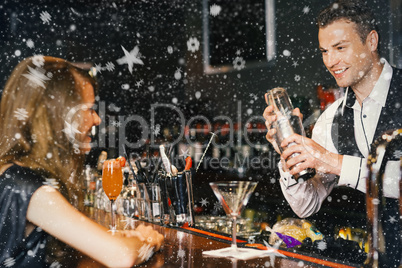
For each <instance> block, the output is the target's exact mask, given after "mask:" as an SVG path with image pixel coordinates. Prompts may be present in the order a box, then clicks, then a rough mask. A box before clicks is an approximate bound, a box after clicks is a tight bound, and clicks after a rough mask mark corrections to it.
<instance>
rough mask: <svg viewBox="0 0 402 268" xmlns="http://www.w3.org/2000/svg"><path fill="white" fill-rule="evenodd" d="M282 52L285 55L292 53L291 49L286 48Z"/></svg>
mask: <svg viewBox="0 0 402 268" xmlns="http://www.w3.org/2000/svg"><path fill="white" fill-rule="evenodd" d="M282 54H283V56H286V57H289V56H290V54H291V53H290V51H289V50H287V49H285V50H284V51H283V52H282Z"/></svg>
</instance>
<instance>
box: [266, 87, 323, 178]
mask: <svg viewBox="0 0 402 268" xmlns="http://www.w3.org/2000/svg"><path fill="white" fill-rule="evenodd" d="M265 100H266V102H267V104H268V105H272V106H273V107H274V114H275V115H276V121H274V122H270V123H271V127H272V128H275V129H276V134H275V137H274V138H275V141H276V144H278V147H279V150H280V151H281V153H282V152H283V149H284V148H282V147H281V146H280V144H281V143H282V141H283V140H284V139H286V138H287V137H289V136H291V135H292V134H294V133H296V134H299V135H302V136H305V132H304V128H303V125H302V122H301V120H300V118H299V117H298V116H295V115H293V114H292V112H293V105H292V102H291V100H290V98H289V96H288V94H287V92H286V90H285V89H284V88H281V87H277V88H274V89H271V90H270V91H268V92H267V93H266V94H265ZM293 145H295V143H290V144H289V145H288V147H289V146H293ZM296 155H297V154H293V155H292V156H291V157H294V156H296ZM314 175H315V170H314V169H310V168H309V169H305V170H303V171H301V172H300V173H298V174H295V175H293V176H294V178H295V179H296V180H299V179H302V180H308V179H310V178H311V177H313V176H314Z"/></svg>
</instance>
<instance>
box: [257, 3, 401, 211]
mask: <svg viewBox="0 0 402 268" xmlns="http://www.w3.org/2000/svg"><path fill="white" fill-rule="evenodd" d="M374 22H375V20H374V18H373V16H372V14H371V12H370V10H369V9H368V7H367V6H366V5H365V4H363V3H362V2H361V1H336V2H335V3H333V4H332V5H330V6H329V7H327V8H326V9H324V10H323V11H321V13H320V14H319V17H318V27H319V32H318V40H319V48H320V50H321V52H322V57H323V61H324V64H325V66H326V67H327V69H328V70H329V72H330V73H331V74H332V75H333V76H334V78H335V80H336V81H337V83H338V85H339V86H340V87H344V88H346V92H345V96H344V98H341V99H339V100H338V101H337V102H335V103H334V104H332V105H331V106H330V107H328V108H327V109H326V111H325V112H324V113H323V114H322V115H321V116H320V118H319V119H318V121H317V122H316V124H315V127H314V130H313V135H312V139H309V138H305V137H304V138H303V137H301V136H300V135H292V136H290V137H289V138H287V139H285V140H284V141H283V142H282V144H280V145H279V146H282V147H283V148H286V147H287V145H288V144H290V143H296V144H297V145H294V146H290V147H288V148H286V149H285V150H284V152H283V153H282V155H281V158H282V160H283V161H281V163H280V164H279V167H280V172H281V179H280V183H281V187H282V191H283V193H284V195H285V198H286V199H287V200H288V202H289V204H290V206H291V207H292V209H293V210H294V212H295V213H296V214H297V215H298V216H299V217H303V218H304V217H308V216H310V215H311V214H313V213H316V212H317V211H318V210H319V209H320V207H321V203H322V202H323V201H324V199H325V198H326V197H327V196H328V194H329V193H330V192H331V191H332V189H333V188H334V186H336V185H344V186H349V187H352V188H354V189H357V190H360V191H362V192H365V185H366V184H365V180H366V179H365V178H366V177H367V174H368V169H367V156H368V154H369V151H370V144H371V143H372V142H373V141H375V140H376V139H377V138H378V137H379V136H380V135H381V134H382V133H383V132H384V131H386V130H389V129H396V128H401V127H402V119H401V118H402V116H401V101H402V89H401V87H402V72H401V70H397V69H395V68H392V67H391V66H390V65H389V63H388V62H387V61H386V60H384V59H380V56H379V53H378V49H377V48H378V41H379V38H378V33H377V31H376V30H375V25H374ZM294 112H295V113H296V114H297V115H300V112H299V109H297V108H296V109H295V111H294ZM271 113H272V107H271V106H268V107H267V108H266V109H265V111H264V117H265V119H266V120H267V121H266V125H267V128H268V129H269V131H268V133H267V140H268V141H269V142H271V143H273V145H274V147H275V148H277V145H276V144H275V141H274V139H273V136H274V134H275V130H274V129H271V128H270V125H271V123H272V121H273V120H275V117H274V116H272V115H271ZM300 116H301V115H300ZM338 141H339V142H338ZM294 153H299V155H298V156H296V157H290V158H289V156H291V155H292V154H294ZM306 168H314V169H315V170H316V172H317V175H316V176H315V177H314V178H312V179H310V180H308V181H305V182H300V183H298V182H297V181H295V180H294V179H293V178H292V176H291V175H293V174H297V173H299V172H300V171H302V170H304V169H306ZM399 175H400V171H399V162H398V161H391V162H390V163H388V166H387V174H386V181H385V196H387V197H393V198H398V197H399V185H398V184H399Z"/></svg>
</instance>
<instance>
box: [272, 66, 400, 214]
mask: <svg viewBox="0 0 402 268" xmlns="http://www.w3.org/2000/svg"><path fill="white" fill-rule="evenodd" d="M382 62H383V63H384V66H383V70H382V72H381V75H380V78H379V79H378V81H377V83H376V84H375V86H374V88H373V90H372V91H371V93H370V95H369V96H368V97H367V98H365V99H364V100H363V102H362V106H360V104H359V103H358V102H357V100H356V102H355V103H354V105H353V106H352V107H351V108H352V109H353V111H354V126H355V128H354V134H355V137H350V138H351V139H353V138H355V140H356V144H357V146H358V148H359V150H360V152H361V153H362V155H363V156H364V158H360V157H356V156H350V155H344V156H343V161H342V169H341V174H340V176H339V180H337V179H336V178H337V176H335V175H332V174H323V173H317V175H316V176H315V177H314V178H312V179H310V180H307V181H304V182H299V183H297V182H296V181H295V180H294V179H293V177H292V176H291V175H290V174H289V173H288V172H284V171H283V169H282V166H281V164H280V163H279V165H278V166H279V171H280V174H281V178H280V185H281V188H282V192H283V194H284V196H285V198H286V200H287V201H288V202H289V204H290V206H291V207H292V209H293V211H294V212H295V213H296V214H297V215H298V216H299V217H302V218H304V217H308V216H310V215H311V214H313V213H316V212H317V211H318V210H319V209H320V207H321V203H322V202H323V201H324V199H325V198H326V197H327V196H328V195H329V193H330V192H331V191H332V189H333V188H334V187H335V186H336V185H340V186H348V187H352V188H354V189H357V190H359V191H362V192H366V178H367V177H368V167H367V157H368V155H369V152H370V145H371V143H372V142H373V137H374V133H375V130H376V127H377V123H378V120H379V117H380V114H381V109H382V107H384V106H385V101H386V99H387V95H388V91H389V87H390V84H391V78H392V67H391V66H390V65H389V63H388V62H387V61H386V60H383V59H382ZM347 90H350V89H349V88H347V89H346V93H345V95H344V97H343V98H341V99H338V100H337V101H336V102H335V103H333V104H332V105H330V106H329V107H328V108H327V109H326V110H325V111H324V112H323V113H322V115H321V116H320V117H319V118H318V120H317V122H316V124H315V126H314V129H313V134H312V139H313V140H314V141H315V142H317V143H318V144H320V145H321V146H323V147H324V148H326V149H327V150H328V151H330V152H332V153H338V151H337V149H336V147H335V145H334V142H333V140H332V136H331V129H332V124H333V119H334V116H335V113H336V111H337V109H338V107H339V105H341V102H342V101H343V100H345V98H347V96H348V94H347ZM345 104H346V100H345V101H344V102H343V104H342V105H343V108H344V106H345ZM401 116H402V115H401ZM335 138H336V137H335ZM400 175H401V173H400V164H399V161H389V162H388V163H387V165H386V170H385V180H384V195H385V196H387V197H392V198H398V197H399V178H400Z"/></svg>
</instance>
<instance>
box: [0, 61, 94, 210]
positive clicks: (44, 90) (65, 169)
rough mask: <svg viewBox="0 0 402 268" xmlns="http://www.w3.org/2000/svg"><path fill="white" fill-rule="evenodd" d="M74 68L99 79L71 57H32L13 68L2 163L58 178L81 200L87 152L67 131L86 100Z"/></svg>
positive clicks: (1, 133) (1, 115) (0, 137)
mask: <svg viewBox="0 0 402 268" xmlns="http://www.w3.org/2000/svg"><path fill="white" fill-rule="evenodd" d="M72 72H78V73H80V74H82V75H83V76H86V77H88V79H89V80H90V81H93V80H92V79H91V77H90V76H89V75H88V74H87V73H86V72H84V71H82V70H80V69H78V68H76V67H75V66H73V65H72V64H71V63H69V62H67V61H66V60H63V59H59V58H54V57H48V56H34V57H30V58H27V59H25V60H23V61H22V62H21V63H19V64H18V65H17V67H16V68H15V69H14V70H13V72H12V73H11V76H10V78H9V79H8V81H7V83H6V86H5V88H4V91H3V95H2V98H1V104H0V167H1V166H3V165H6V164H10V163H20V164H21V165H22V166H25V167H29V168H31V169H33V170H36V171H39V172H40V173H41V174H43V175H44V176H46V178H53V179H56V180H57V182H59V186H60V190H61V192H62V193H63V194H65V196H66V197H67V198H69V199H70V202H72V203H75V204H78V203H76V202H77V201H78V202H80V201H81V197H80V196H81V195H80V194H79V193H80V189H81V186H82V185H81V183H82V180H81V178H80V176H81V174H82V167H83V161H84V157H83V155H82V154H80V153H77V148H76V147H74V144H73V143H72V142H70V141H69V137H68V136H67V135H66V131H65V128H66V126H65V119H66V115H67V113H68V112H69V111H70V110H71V109H72V108H73V107H75V106H77V105H79V104H81V102H82V101H81V94H80V93H79V92H80V91H79V90H77V87H76V82H75V80H74V76H73V74H72ZM95 87H96V85H95V84H94V88H95Z"/></svg>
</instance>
